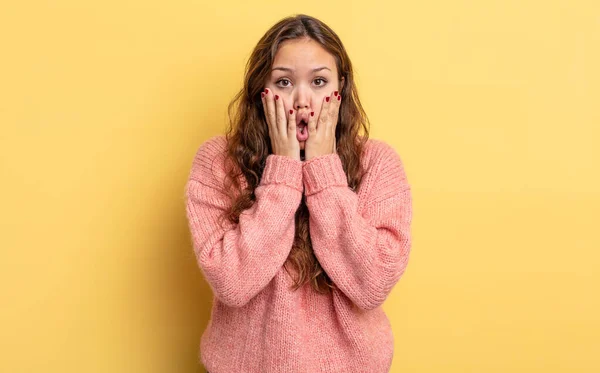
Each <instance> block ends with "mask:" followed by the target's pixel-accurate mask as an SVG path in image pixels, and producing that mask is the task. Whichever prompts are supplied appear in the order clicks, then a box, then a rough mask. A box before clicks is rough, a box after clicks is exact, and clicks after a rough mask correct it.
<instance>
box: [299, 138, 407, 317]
mask: <svg viewBox="0 0 600 373" xmlns="http://www.w3.org/2000/svg"><path fill="white" fill-rule="evenodd" d="M381 144H382V146H381V147H380V148H379V149H378V150H377V151H374V153H378V154H373V155H372V160H371V161H370V162H369V164H370V166H369V167H368V170H367V173H366V174H365V176H364V177H363V181H362V182H361V186H360V188H359V192H358V194H357V193H356V192H354V191H353V190H352V189H350V188H349V187H348V182H347V177H346V175H345V172H344V169H343V166H342V162H341V159H340V157H339V155H337V154H336V153H332V154H326V155H322V156H318V157H315V158H312V159H310V160H309V161H307V162H305V164H304V165H303V181H304V185H305V189H306V204H307V206H308V209H309V212H310V221H309V229H310V236H311V241H312V245H313V251H314V253H315V256H316V257H317V259H318V260H319V263H320V264H321V266H322V267H323V269H324V270H325V272H326V273H327V274H328V276H329V277H330V278H331V280H332V281H333V282H334V283H335V284H336V285H337V287H338V288H339V290H341V291H342V293H344V294H345V295H346V296H347V297H348V298H349V299H350V300H351V301H352V302H353V303H354V304H355V305H356V306H358V307H359V308H361V309H365V310H370V309H374V308H376V307H378V306H379V305H381V304H383V302H384V301H385V299H386V298H387V296H388V295H389V293H390V292H391V290H392V288H393V287H394V285H395V284H396V283H397V282H398V280H399V279H400V277H401V276H402V274H403V273H404V271H405V269H406V265H407V262H408V258H409V252H410V247H411V236H410V224H411V219H412V205H411V203H412V202H411V193H410V185H409V184H408V182H407V179H406V175H405V172H404V168H403V165H402V162H401V160H400V157H399V156H398V154H397V153H396V152H395V150H394V149H393V148H392V147H390V146H389V145H387V144H385V143H383V142H382V143H381ZM359 195H360V198H359Z"/></svg>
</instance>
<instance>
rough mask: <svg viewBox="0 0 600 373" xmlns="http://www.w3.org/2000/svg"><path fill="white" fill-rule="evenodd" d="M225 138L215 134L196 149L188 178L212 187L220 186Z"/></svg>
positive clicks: (223, 166) (222, 173)
mask: <svg viewBox="0 0 600 373" xmlns="http://www.w3.org/2000/svg"><path fill="white" fill-rule="evenodd" d="M226 155H227V139H226V138H225V135H216V136H213V137H211V138H209V139H208V140H206V141H204V142H203V143H202V144H201V145H200V146H199V148H198V150H197V151H196V154H195V155H194V159H193V161H192V167H191V170H190V175H189V178H190V179H193V180H197V181H200V182H202V183H204V184H208V185H210V186H214V187H220V186H221V185H222V181H223V179H224V178H225V175H226V171H225V160H226Z"/></svg>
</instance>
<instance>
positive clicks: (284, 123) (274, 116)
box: [260, 88, 300, 160]
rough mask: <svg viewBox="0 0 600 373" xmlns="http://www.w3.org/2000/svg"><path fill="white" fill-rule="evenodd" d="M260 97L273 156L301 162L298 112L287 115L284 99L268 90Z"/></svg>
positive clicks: (291, 111) (293, 111)
mask: <svg viewBox="0 0 600 373" xmlns="http://www.w3.org/2000/svg"><path fill="white" fill-rule="evenodd" d="M260 95H261V99H262V104H263V109H264V111H265V117H266V118H267V125H268V126H269V137H270V138H271V147H272V148H273V154H278V155H285V156H288V157H291V158H294V159H297V160H300V143H299V142H298V139H297V138H296V111H295V110H290V112H289V113H287V112H286V111H285V107H284V105H283V99H282V98H281V97H278V96H277V95H274V94H273V92H272V91H271V90H270V89H268V88H266V89H265V91H264V92H261V94H260Z"/></svg>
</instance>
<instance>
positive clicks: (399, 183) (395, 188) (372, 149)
mask: <svg viewBox="0 0 600 373" xmlns="http://www.w3.org/2000/svg"><path fill="white" fill-rule="evenodd" d="M361 164H362V167H363V170H364V173H365V176H366V178H365V179H364V180H363V182H364V183H365V184H366V185H364V186H363V188H365V190H366V191H367V193H372V192H377V193H378V194H382V196H385V195H387V194H393V193H398V192H400V191H402V190H406V189H410V185H409V183H408V180H407V177H406V171H405V169H404V163H403V161H402V159H401V158H400V154H399V153H398V151H397V150H396V149H395V148H394V147H393V146H391V145H390V144H388V143H387V142H385V141H384V140H379V139H371V138H369V139H368V140H367V141H366V143H365V146H364V149H363V153H362V157H361ZM373 188H376V189H379V190H377V191H376V190H374V189H373Z"/></svg>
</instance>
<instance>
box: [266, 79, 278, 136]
mask: <svg viewBox="0 0 600 373" xmlns="http://www.w3.org/2000/svg"><path fill="white" fill-rule="evenodd" d="M265 90H266V91H267V92H266V94H265V97H264V100H265V102H266V104H267V106H266V108H267V109H266V111H267V112H266V116H267V123H268V124H269V129H270V131H271V132H272V133H273V135H274V136H275V135H277V134H278V133H279V131H278V129H277V120H276V118H275V103H274V102H273V92H271V90H270V89H268V88H266V89H265Z"/></svg>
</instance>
